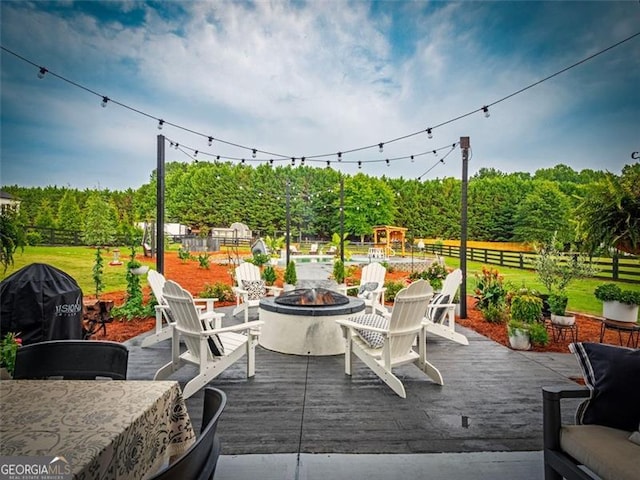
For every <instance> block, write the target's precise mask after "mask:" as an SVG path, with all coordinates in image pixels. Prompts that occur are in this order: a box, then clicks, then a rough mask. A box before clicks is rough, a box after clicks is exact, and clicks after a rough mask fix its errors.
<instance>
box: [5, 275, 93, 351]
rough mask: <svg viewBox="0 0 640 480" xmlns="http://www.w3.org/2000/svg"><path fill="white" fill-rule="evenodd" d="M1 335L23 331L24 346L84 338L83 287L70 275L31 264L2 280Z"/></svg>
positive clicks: (21, 334) (21, 333) (21, 332)
mask: <svg viewBox="0 0 640 480" xmlns="http://www.w3.org/2000/svg"><path fill="white" fill-rule="evenodd" d="M0 322H1V323H0V326H1V330H2V335H5V334H6V333H7V332H14V333H20V338H22V342H23V344H24V345H29V344H30V343H39V342H44V341H47V340H66V339H70V340H73V339H75V340H81V339H82V290H80V287H79V286H78V284H77V282H76V281H75V280H74V279H73V278H72V277H70V276H69V275H68V274H66V273H65V272H63V271H62V270H59V269H57V268H55V267H52V266H51V265H46V264H44V263H32V264H31V265H27V266H26V267H23V268H21V269H20V270H18V271H17V272H14V273H13V274H11V275H10V276H8V277H7V278H5V279H4V280H3V281H2V282H0Z"/></svg>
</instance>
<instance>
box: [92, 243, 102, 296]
mask: <svg viewBox="0 0 640 480" xmlns="http://www.w3.org/2000/svg"><path fill="white" fill-rule="evenodd" d="M103 274H104V262H103V261H102V252H101V251H100V247H97V248H96V257H95V260H94V263H93V269H92V272H91V278H92V279H93V284H94V285H95V287H96V290H95V292H96V299H97V298H100V292H102V290H103V289H104V281H103V280H102V276H103Z"/></svg>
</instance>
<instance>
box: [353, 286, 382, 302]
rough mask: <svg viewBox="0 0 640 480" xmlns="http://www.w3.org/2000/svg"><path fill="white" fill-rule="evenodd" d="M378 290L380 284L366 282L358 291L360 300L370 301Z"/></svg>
mask: <svg viewBox="0 0 640 480" xmlns="http://www.w3.org/2000/svg"><path fill="white" fill-rule="evenodd" d="M376 288H378V282H366V283H365V284H363V285H360V288H359V289H358V298H362V299H364V300H369V299H370V298H371V295H372V294H373V291H374V290H375V289H376Z"/></svg>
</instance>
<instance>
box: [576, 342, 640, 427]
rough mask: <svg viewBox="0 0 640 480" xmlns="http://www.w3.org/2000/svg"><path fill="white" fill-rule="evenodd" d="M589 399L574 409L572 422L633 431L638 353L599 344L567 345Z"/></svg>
mask: <svg viewBox="0 0 640 480" xmlns="http://www.w3.org/2000/svg"><path fill="white" fill-rule="evenodd" d="M569 350H571V352H573V353H574V354H575V356H576V358H577V360H578V364H579V365H580V369H581V370H582V375H583V376H584V382H585V385H586V386H587V387H588V388H589V389H590V390H591V396H590V397H589V399H587V400H585V401H584V402H582V403H581V404H580V405H579V406H578V410H577V411H576V423H579V424H596V425H604V426H606V427H611V428H618V429H621V430H627V431H633V430H635V429H636V428H638V424H639V423H640V408H638V405H640V382H638V381H637V379H638V378H640V350H634V349H631V348H625V347H616V346H614V345H607V344H601V343H587V342H578V343H572V344H570V345H569Z"/></svg>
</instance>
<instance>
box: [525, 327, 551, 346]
mask: <svg viewBox="0 0 640 480" xmlns="http://www.w3.org/2000/svg"><path fill="white" fill-rule="evenodd" d="M527 330H528V331H529V340H531V343H532V344H534V345H546V344H547V343H549V332H547V328H546V327H545V326H544V323H541V322H535V323H532V324H530V325H528V327H527Z"/></svg>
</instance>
